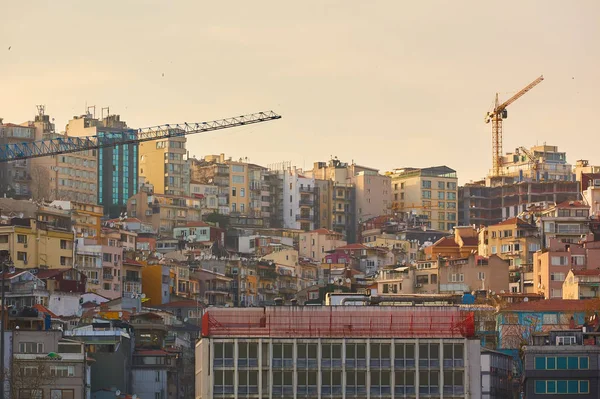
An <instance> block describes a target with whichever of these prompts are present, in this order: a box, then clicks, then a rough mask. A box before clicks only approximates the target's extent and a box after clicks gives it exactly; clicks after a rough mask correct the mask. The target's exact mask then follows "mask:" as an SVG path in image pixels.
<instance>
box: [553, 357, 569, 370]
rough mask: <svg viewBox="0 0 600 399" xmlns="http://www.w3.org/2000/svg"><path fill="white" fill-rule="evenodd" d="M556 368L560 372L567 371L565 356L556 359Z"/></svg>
mask: <svg viewBox="0 0 600 399" xmlns="http://www.w3.org/2000/svg"><path fill="white" fill-rule="evenodd" d="M556 368H557V369H559V370H566V369H567V358H566V357H565V356H560V357H557V358H556Z"/></svg>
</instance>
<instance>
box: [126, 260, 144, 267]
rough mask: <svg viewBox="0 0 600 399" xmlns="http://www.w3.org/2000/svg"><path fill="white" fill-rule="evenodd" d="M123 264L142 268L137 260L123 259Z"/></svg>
mask: <svg viewBox="0 0 600 399" xmlns="http://www.w3.org/2000/svg"><path fill="white" fill-rule="evenodd" d="M123 263H124V264H128V265H134V266H144V264H143V263H140V262H138V261H137V260H133V259H125V260H124V261H123Z"/></svg>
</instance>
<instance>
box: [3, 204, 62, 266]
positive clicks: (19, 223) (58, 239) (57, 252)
mask: <svg viewBox="0 0 600 399" xmlns="http://www.w3.org/2000/svg"><path fill="white" fill-rule="evenodd" d="M63 216H66V219H63V220H66V223H67V225H66V226H64V227H63V226H62V225H60V224H56V223H54V222H49V221H44V220H36V219H32V218H23V219H21V218H12V219H9V221H8V224H0V250H6V251H8V252H9V253H10V257H11V259H12V261H13V263H14V264H15V267H18V268H24V269H30V268H38V267H41V268H50V269H55V268H61V267H62V268H64V267H72V266H73V232H72V231H71V230H70V229H69V228H68V226H70V217H69V216H68V214H65V215H63Z"/></svg>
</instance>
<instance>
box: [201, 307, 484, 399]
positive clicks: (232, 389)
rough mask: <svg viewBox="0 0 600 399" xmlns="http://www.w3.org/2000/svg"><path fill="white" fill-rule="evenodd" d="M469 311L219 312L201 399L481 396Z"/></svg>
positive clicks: (210, 318)
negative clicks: (240, 398)
mask: <svg viewBox="0 0 600 399" xmlns="http://www.w3.org/2000/svg"><path fill="white" fill-rule="evenodd" d="M474 335H475V322H474V314H473V312H470V311H465V310H462V309H461V308H459V307H457V306H394V307H387V306H382V307H361V306H338V307H336V306H328V307H321V306H319V307H316V306H315V307H310V306H306V307H296V306H292V307H273V308H244V309H241V308H230V309H227V308H215V309H209V310H208V311H207V312H206V313H205V315H204V316H203V319H202V338H201V339H200V341H198V343H197V344H196V396H197V397H198V398H202V399H207V398H214V397H219V398H239V397H252V398H290V399H291V398H393V397H396V398H399V397H411V398H419V397H428V398H441V397H443V398H480V397H481V377H480V370H481V363H480V342H479V340H477V339H473V337H474Z"/></svg>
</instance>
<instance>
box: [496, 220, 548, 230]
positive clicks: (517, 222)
mask: <svg viewBox="0 0 600 399" xmlns="http://www.w3.org/2000/svg"><path fill="white" fill-rule="evenodd" d="M512 225H517V226H519V227H531V228H534V229H535V228H537V227H535V226H534V225H532V224H531V223H528V222H526V221H525V220H523V219H521V218H518V217H514V218H509V219H506V220H503V221H502V222H500V223H497V224H494V225H492V226H490V227H493V226H512Z"/></svg>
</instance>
